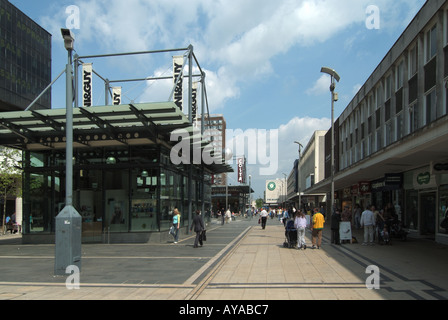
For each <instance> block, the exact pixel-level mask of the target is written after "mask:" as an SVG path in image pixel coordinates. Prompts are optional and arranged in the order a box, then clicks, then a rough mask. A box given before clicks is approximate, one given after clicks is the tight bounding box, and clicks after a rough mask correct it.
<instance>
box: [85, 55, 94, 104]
mask: <svg viewBox="0 0 448 320" xmlns="http://www.w3.org/2000/svg"><path fill="white" fill-rule="evenodd" d="M92 80H93V68H92V64H91V63H84V64H83V65H82V102H83V103H82V105H83V106H84V107H91V106H92V82H93V81H92Z"/></svg>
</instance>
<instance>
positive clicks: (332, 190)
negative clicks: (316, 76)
mask: <svg viewBox="0 0 448 320" xmlns="http://www.w3.org/2000/svg"><path fill="white" fill-rule="evenodd" d="M335 87H336V85H335V83H334V77H333V76H331V87H330V91H331V212H330V215H331V214H333V212H334V209H335V208H334V163H335V161H334V89H335Z"/></svg>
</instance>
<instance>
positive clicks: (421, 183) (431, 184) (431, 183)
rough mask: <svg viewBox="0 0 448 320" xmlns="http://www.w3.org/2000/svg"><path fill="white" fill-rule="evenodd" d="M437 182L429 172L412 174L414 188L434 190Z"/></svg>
mask: <svg viewBox="0 0 448 320" xmlns="http://www.w3.org/2000/svg"><path fill="white" fill-rule="evenodd" d="M436 187H437V181H436V177H435V175H433V174H431V173H430V172H429V170H423V171H417V172H415V173H414V188H415V189H427V188H436Z"/></svg>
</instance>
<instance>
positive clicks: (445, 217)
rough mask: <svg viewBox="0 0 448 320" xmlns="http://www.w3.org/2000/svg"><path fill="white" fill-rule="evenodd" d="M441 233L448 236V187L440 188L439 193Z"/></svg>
mask: <svg viewBox="0 0 448 320" xmlns="http://www.w3.org/2000/svg"><path fill="white" fill-rule="evenodd" d="M438 223H439V233H445V234H448V186H443V187H441V188H440V193H439V222H438Z"/></svg>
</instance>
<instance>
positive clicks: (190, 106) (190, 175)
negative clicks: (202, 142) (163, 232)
mask: <svg viewBox="0 0 448 320" xmlns="http://www.w3.org/2000/svg"><path fill="white" fill-rule="evenodd" d="M189 50H190V52H189V54H188V60H189V61H188V67H189V76H188V83H189V88H188V120H189V122H190V124H192V122H193V115H192V109H193V100H192V98H193V97H192V94H193V91H192V85H193V78H192V76H191V75H192V69H193V63H192V52H193V47H192V46H190V47H189ZM192 134H193V135H194V131H193V133H192ZM192 146H193V144H192V143H190V148H191V147H192ZM190 161H191V159H190ZM192 219H193V163H190V164H189V168H188V225H189V226H191V222H192ZM188 230H189V228H188ZM187 232H188V231H187Z"/></svg>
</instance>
